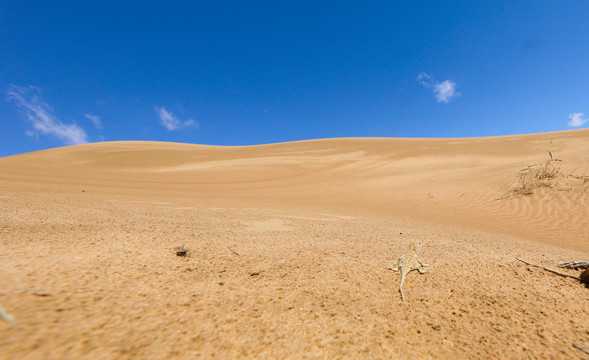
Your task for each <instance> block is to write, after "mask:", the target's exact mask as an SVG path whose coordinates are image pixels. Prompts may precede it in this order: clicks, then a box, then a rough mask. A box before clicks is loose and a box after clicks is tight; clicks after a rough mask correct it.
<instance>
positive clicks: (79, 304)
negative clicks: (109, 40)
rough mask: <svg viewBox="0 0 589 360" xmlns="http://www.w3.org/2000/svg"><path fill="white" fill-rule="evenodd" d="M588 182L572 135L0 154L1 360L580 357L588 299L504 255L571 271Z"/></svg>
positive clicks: (122, 146)
mask: <svg viewBox="0 0 589 360" xmlns="http://www.w3.org/2000/svg"><path fill="white" fill-rule="evenodd" d="M548 150H550V151H551V152H552V153H553V155H554V156H555V157H557V158H559V159H562V160H563V161H562V162H558V163H555V165H556V166H558V167H559V168H560V174H562V175H563V177H562V178H561V179H560V180H559V184H558V186H555V187H553V188H547V187H541V188H537V189H535V190H534V192H533V194H531V195H527V196H521V197H505V198H503V199H502V200H497V199H498V198H500V197H502V196H503V195H505V194H506V193H508V192H509V191H510V190H512V189H513V188H514V187H516V186H517V183H518V176H519V171H520V170H521V169H523V168H525V167H527V166H528V165H530V164H532V163H536V162H539V161H544V160H546V159H548V158H549V156H548ZM570 174H572V175H575V176H577V177H573V176H568V177H567V175H570ZM586 175H589V130H576V131H567V132H558V133H546V134H537V135H522V136H508V137H491V138H474V139H388V138H386V139H385V138H370V139H366V138H356V139H326V140H313V141H302V142H294V143H283V144H272V145H263V146H249V147H214V146H200V145H188V144H171V143H155V142H114V143H99V144H87V145H80V146H72V147H66V148H59V149H52V150H46V151H40V152H35V153H29V154H23V155H17V156H10V157H5V158H2V159H0V206H1V209H2V211H1V212H0V235H1V237H0V274H1V276H0V307H1V308H2V309H4V310H5V311H6V312H7V313H9V314H10V315H12V317H13V318H14V322H12V323H10V322H6V321H2V320H0V358H2V359H39V358H54V359H62V358H70V359H81V358H87V359H101V358H104V359H107V358H115V357H120V358H133V359H139V358H144V359H146V358H154V359H155V358H173V357H179V358H194V357H197V356H200V357H209V358H212V357H215V358H238V357H241V358H399V359H410V358H481V357H492V358H584V356H585V358H586V355H585V354H584V353H583V352H581V351H580V350H578V349H575V348H573V347H572V346H571V344H572V343H576V344H579V345H581V346H585V347H589V290H588V289H586V288H584V287H583V286H581V285H580V284H579V283H578V282H575V281H574V280H572V279H567V278H561V277H558V276H556V275H553V274H550V273H548V272H545V271H542V270H540V269H536V268H530V267H527V266H525V265H524V264H522V263H520V262H517V261H516V260H515V259H514V256H518V257H522V258H524V259H525V260H528V261H530V262H533V263H536V264H540V265H544V266H548V267H552V268H556V265H557V263H558V262H559V261H565V260H589V210H588V209H589V181H584V178H583V177H582V176H586ZM413 240H419V241H421V242H422V244H423V246H422V248H421V250H420V253H419V254H420V258H421V259H422V260H423V261H424V262H426V263H429V264H430V265H431V267H432V270H431V272H429V273H427V274H424V275H419V274H418V273H417V272H412V273H410V274H409V276H408V277H407V280H406V282H405V285H404V292H405V297H406V301H405V302H402V301H401V297H400V294H399V292H398V287H399V281H400V275H399V274H398V273H397V272H393V271H390V270H387V269H386V267H387V266H388V265H390V264H393V263H394V262H396V260H397V258H398V257H399V256H400V255H402V254H404V253H406V252H407V250H408V248H409V243H410V242H411V241H413ZM182 244H183V245H185V246H186V248H187V249H189V250H190V251H191V253H192V257H189V258H184V257H178V256H176V255H175V252H174V247H175V246H177V245H182ZM229 247H230V248H231V249H233V250H234V251H235V252H237V253H238V254H239V255H236V254H235V253H233V252H232V251H231V250H230V249H229ZM563 271H568V272H569V273H571V274H577V275H578V273H579V271H572V270H563Z"/></svg>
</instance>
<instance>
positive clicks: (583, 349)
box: [573, 343, 589, 354]
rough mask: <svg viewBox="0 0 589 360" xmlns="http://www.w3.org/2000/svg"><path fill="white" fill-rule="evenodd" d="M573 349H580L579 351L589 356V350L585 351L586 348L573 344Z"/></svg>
mask: <svg viewBox="0 0 589 360" xmlns="http://www.w3.org/2000/svg"><path fill="white" fill-rule="evenodd" d="M573 347H574V348H577V349H579V350H581V351H584V352H585V353H586V354H589V349H585V348H584V347H582V346H581V345H577V344H575V343H573Z"/></svg>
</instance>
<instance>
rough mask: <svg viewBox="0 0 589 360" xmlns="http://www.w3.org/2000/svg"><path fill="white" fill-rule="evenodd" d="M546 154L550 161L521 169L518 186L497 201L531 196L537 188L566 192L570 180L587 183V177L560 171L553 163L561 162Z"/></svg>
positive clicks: (569, 187) (568, 188)
mask: <svg viewBox="0 0 589 360" xmlns="http://www.w3.org/2000/svg"><path fill="white" fill-rule="evenodd" d="M548 154H549V155H550V159H548V160H545V161H540V162H536V163H533V164H530V165H528V166H526V167H525V168H523V169H521V170H520V171H519V181H518V184H517V185H516V186H515V187H514V188H513V189H512V190H510V191H509V192H507V193H506V194H505V195H503V196H501V197H500V198H498V200H502V199H506V198H511V197H522V196H526V195H531V194H533V193H534V191H535V190H536V189H539V188H549V189H554V188H557V189H558V190H561V191H567V190H570V189H571V186H570V180H576V182H580V183H581V184H582V185H584V184H587V183H589V176H585V175H575V174H567V173H564V172H563V171H561V168H560V166H557V165H556V164H555V163H556V162H560V161H562V160H560V159H556V158H554V157H553V156H552V153H551V152H550V151H548ZM559 185H560V186H559Z"/></svg>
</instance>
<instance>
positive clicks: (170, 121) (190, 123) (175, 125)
mask: <svg viewBox="0 0 589 360" xmlns="http://www.w3.org/2000/svg"><path fill="white" fill-rule="evenodd" d="M155 112H156V113H157V116H158V117H159V118H160V124H161V125H162V126H163V127H165V128H166V129H168V130H169V131H174V130H180V129H181V128H186V127H194V128H198V127H199V124H198V122H196V121H195V120H194V119H188V120H186V121H184V122H182V121H180V120H179V119H178V118H177V117H176V115H174V114H173V113H172V112H170V111H168V110H166V108H165V107H163V106H162V107H158V106H155Z"/></svg>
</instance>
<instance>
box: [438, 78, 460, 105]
mask: <svg viewBox="0 0 589 360" xmlns="http://www.w3.org/2000/svg"><path fill="white" fill-rule="evenodd" d="M434 95H436V101H437V102H443V103H448V101H450V99H452V98H454V97H456V96H459V95H460V93H457V92H456V83H455V82H454V81H452V80H446V81H444V82H443V83H440V84H436V86H435V87H434Z"/></svg>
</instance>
